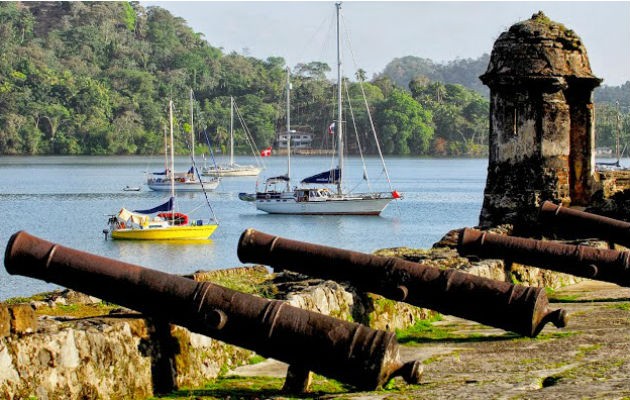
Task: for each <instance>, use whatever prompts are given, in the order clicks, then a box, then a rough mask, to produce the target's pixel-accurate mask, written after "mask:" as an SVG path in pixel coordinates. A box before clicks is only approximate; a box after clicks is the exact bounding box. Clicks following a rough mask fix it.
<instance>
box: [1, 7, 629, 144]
mask: <svg viewBox="0 0 630 400" xmlns="http://www.w3.org/2000/svg"><path fill="white" fill-rule="evenodd" d="M211 42H212V38H208V39H206V38H205V37H204V36H203V35H202V34H200V33H197V32H194V31H193V30H192V29H191V28H190V27H189V26H188V25H187V23H186V21H185V20H183V19H181V18H178V17H175V16H173V15H171V14H170V13H169V12H168V11H167V10H165V9H162V8H160V7H155V6H151V7H147V8H145V7H143V6H142V5H140V3H138V2H0V154H85V155H90V154H98V155H110V154H111V155H114V154H155V153H159V152H161V151H162V140H163V139H162V136H163V133H164V129H165V126H166V125H167V121H166V117H167V110H166V108H167V102H168V100H169V99H172V100H173V101H174V103H175V121H176V127H177V132H178V137H180V138H183V137H185V136H186V135H184V133H185V132H189V131H190V126H189V125H186V124H188V121H189V107H190V104H189V93H190V90H191V89H192V90H193V92H194V95H195V98H194V100H195V101H194V105H193V106H194V113H195V122H196V124H195V125H196V126H195V128H194V132H195V135H196V136H197V140H196V143H201V144H199V146H205V145H206V144H205V143H206V141H205V137H206V135H207V136H208V137H209V139H210V141H211V143H212V144H213V145H217V146H220V145H224V144H225V138H226V136H227V130H228V127H229V115H230V112H229V107H230V100H229V99H230V97H234V98H235V100H236V103H237V104H238V106H239V110H240V112H241V115H242V117H243V119H244V122H245V123H246V125H247V126H248V128H249V130H250V132H251V134H252V136H253V138H254V141H255V143H256V145H257V146H258V147H261V148H262V147H267V146H270V145H272V144H273V142H274V140H275V138H276V133H277V132H280V131H283V130H284V129H285V124H286V111H285V84H286V69H287V67H288V66H287V65H286V63H285V60H284V59H283V58H281V57H276V56H273V55H271V56H269V57H268V58H267V59H265V60H261V59H256V58H254V57H249V56H246V55H241V54H238V53H229V54H225V53H224V52H223V50H222V49H220V48H218V47H214V46H212V45H211ZM486 66H487V55H484V56H482V57H481V58H479V59H478V60H456V61H453V62H450V63H448V64H446V65H438V64H435V63H433V62H432V61H431V60H426V59H421V58H418V57H411V56H410V57H403V58H401V59H395V60H393V61H392V62H391V63H390V64H388V65H387V67H386V68H385V70H384V71H383V73H381V74H378V75H376V76H375V77H374V78H373V79H371V81H369V82H362V81H364V80H365V78H366V73H365V71H363V70H358V71H352V72H348V73H349V74H350V76H349V77H345V78H344V84H345V87H344V90H343V93H344V94H347V97H348V98H349V99H346V100H344V104H346V105H349V106H352V115H354V117H355V119H354V121H352V122H351V121H350V117H349V115H350V113H348V111H346V118H344V119H345V120H346V124H347V128H346V129H347V130H348V129H353V128H354V127H355V126H356V130H357V135H356V136H358V137H359V138H360V141H361V142H362V144H363V148H364V151H365V152H366V153H368V154H369V153H374V152H376V146H375V144H374V143H373V141H372V140H371V137H372V134H371V129H372V126H371V125H372V124H371V122H370V120H369V118H367V114H366V111H365V108H364V105H365V103H367V105H368V106H369V109H370V112H371V113H372V114H371V115H372V117H373V124H374V126H375V127H376V129H377V133H378V136H379V137H380V139H381V142H382V144H383V149H384V151H385V152H386V153H389V154H400V155H413V156H415V155H446V156H447V155H473V156H475V155H481V154H483V153H484V152H485V151H486V148H487V146H486V143H485V141H486V139H487V131H488V121H487V113H488V109H489V106H488V101H487V98H486V97H487V96H486V95H485V94H484V93H485V92H484V89H483V87H482V86H481V83H480V82H479V80H478V79H477V77H478V75H480V74H481V72H483V69H485V67H486ZM291 71H292V72H291V75H292V76H291V81H292V85H293V90H292V93H291V122H292V125H293V126H298V127H300V129H304V130H308V131H310V132H312V133H313V134H314V135H315V138H314V143H322V144H325V143H327V142H329V141H327V139H328V137H327V127H328V126H329V124H330V123H331V122H332V121H334V120H335V118H336V116H335V109H336V106H335V105H336V99H335V97H336V92H337V91H336V83H335V82H332V81H331V80H329V79H328V78H327V75H328V74H329V72H330V71H331V67H330V66H329V65H327V64H326V63H323V62H321V61H311V62H307V63H301V64H298V65H296V66H294V67H292V68H291ZM359 82H362V83H359ZM479 88H481V90H479ZM629 89H630V87H629V86H628V84H626V85H624V86H622V87H621V88H619V89H618V91H617V88H609V89H606V90H604V89H598V90H600V92H599V93H600V94H601V96H603V98H604V101H605V102H606V101H608V102H609V104H613V103H610V102H611V101H616V99H617V98H619V97H623V95H625V96H627V92H628V90H629ZM363 94H365V95H366V98H367V101H364V100H363ZM596 95H597V92H596ZM623 102H625V103H624V104H628V103H629V102H628V100H627V98H625V99H624V100H623ZM611 107H614V105H611ZM237 125H238V124H237ZM236 135H237V136H239V135H241V136H242V135H244V132H242V131H240V132H239V131H238V130H237V132H236ZM354 136H355V135H350V134H349V135H346V138H351V137H352V138H354ZM177 142H178V143H177V149H176V150H177V151H178V152H179V153H185V152H186V151H187V145H188V143H186V141H185V140H178V141H177ZM239 142H240V143H243V148H241V149H238V148H237V149H236V150H237V151H239V150H240V151H248V150H249V148H248V147H246V144H245V141H239ZM346 148H347V149H350V151H358V149H357V147H356V145H354V146H353V145H347V146H346ZM200 150H201V151H203V149H200Z"/></svg>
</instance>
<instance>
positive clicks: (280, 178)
mask: <svg viewBox="0 0 630 400" xmlns="http://www.w3.org/2000/svg"><path fill="white" fill-rule="evenodd" d="M288 180H289V177H288V176H287V175H280V176H274V177H271V178H267V181H288Z"/></svg>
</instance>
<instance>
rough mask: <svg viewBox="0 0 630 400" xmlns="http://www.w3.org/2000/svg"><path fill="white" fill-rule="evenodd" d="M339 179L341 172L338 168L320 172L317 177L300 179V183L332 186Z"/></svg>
mask: <svg viewBox="0 0 630 400" xmlns="http://www.w3.org/2000/svg"><path fill="white" fill-rule="evenodd" d="M340 178H341V170H340V169H339V168H335V169H331V170H330V171H326V172H321V173H319V174H317V175H313V176H309V177H308V178H304V179H302V181H301V183H323V184H333V183H338V182H339V179H340Z"/></svg>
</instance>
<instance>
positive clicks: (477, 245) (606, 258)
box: [458, 228, 630, 286]
mask: <svg viewBox="0 0 630 400" xmlns="http://www.w3.org/2000/svg"><path fill="white" fill-rule="evenodd" d="M458 251H459V253H460V254H461V255H463V256H470V255H475V256H478V257H482V258H500V259H504V260H508V261H511V262H518V263H520V264H526V265H531V266H536V267H540V268H544V269H550V270H553V271H559V272H565V273H568V274H572V275H576V276H581V277H585V278H591V279H597V280H601V281H607V282H613V283H616V284H618V285H621V286H630V253H628V252H624V251H616V250H610V249H598V248H595V247H588V246H581V245H569V244H562V243H554V242H549V241H542V240H536V239H529V238H522V237H512V236H503V235H496V234H492V233H488V232H482V231H478V230H475V229H468V228H466V229H464V230H463V232H462V233H461V234H460V237H459V243H458Z"/></svg>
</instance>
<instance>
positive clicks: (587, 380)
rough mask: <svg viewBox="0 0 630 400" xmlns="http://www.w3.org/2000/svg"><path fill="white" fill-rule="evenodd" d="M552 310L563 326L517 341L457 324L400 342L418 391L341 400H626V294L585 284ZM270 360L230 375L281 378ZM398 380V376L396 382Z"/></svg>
mask: <svg viewBox="0 0 630 400" xmlns="http://www.w3.org/2000/svg"><path fill="white" fill-rule="evenodd" d="M550 298H551V299H554V298H555V299H557V300H558V302H556V303H554V304H552V308H554V309H555V308H564V309H566V310H567V312H568V313H569V324H568V326H567V327H566V328H564V329H557V328H556V327H554V326H553V325H551V324H548V325H547V326H546V327H545V329H544V330H543V331H542V332H541V334H540V335H539V336H538V337H537V338H535V339H530V338H523V337H519V336H516V335H513V334H509V333H506V332H504V331H502V330H497V329H493V328H489V327H485V326H481V325H479V324H476V323H472V322H469V321H465V320H462V319H459V318H454V317H449V316H446V317H444V319H443V320H441V321H438V322H436V323H434V326H435V327H436V328H438V329H440V330H441V331H442V332H446V334H445V335H441V336H439V337H438V336H434V337H427V338H424V339H422V338H420V339H418V340H417V341H416V343H414V344H409V343H403V344H402V348H401V359H403V361H407V360H410V359H421V360H423V362H424V375H423V379H422V383H421V384H420V385H418V386H410V385H405V384H404V383H402V381H401V382H397V383H396V385H395V388H394V390H381V391H376V392H363V393H345V394H335V395H334V396H333V395H331V396H324V398H341V399H354V400H357V399H443V398H449V399H584V398H587V399H630V379H629V378H630V288H622V287H619V286H616V285H613V284H608V283H603V282H595V281H584V282H581V283H578V284H576V285H572V286H568V287H566V288H563V289H561V290H558V291H557V292H555V293H554V294H553V295H550ZM285 372H286V365H283V364H282V363H279V362H276V361H274V360H267V361H265V362H263V363H261V364H256V365H250V366H245V367H241V368H238V369H236V370H234V371H232V372H231V373H230V374H231V375H238V376H275V377H282V376H284V373H285ZM398 379H399V378H398Z"/></svg>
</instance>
